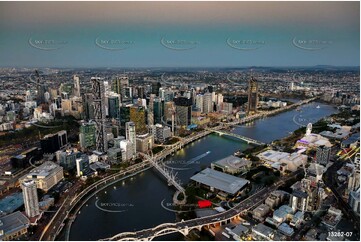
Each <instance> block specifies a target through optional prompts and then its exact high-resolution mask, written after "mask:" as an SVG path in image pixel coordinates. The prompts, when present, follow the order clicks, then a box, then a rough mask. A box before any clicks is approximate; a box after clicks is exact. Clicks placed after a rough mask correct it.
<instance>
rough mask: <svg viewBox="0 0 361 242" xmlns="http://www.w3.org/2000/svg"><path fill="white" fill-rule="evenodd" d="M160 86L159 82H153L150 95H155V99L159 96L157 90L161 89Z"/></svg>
mask: <svg viewBox="0 0 361 242" xmlns="http://www.w3.org/2000/svg"><path fill="white" fill-rule="evenodd" d="M161 87H162V85H161V84H160V82H153V83H152V93H153V94H155V95H156V96H157V97H158V96H159V88H161Z"/></svg>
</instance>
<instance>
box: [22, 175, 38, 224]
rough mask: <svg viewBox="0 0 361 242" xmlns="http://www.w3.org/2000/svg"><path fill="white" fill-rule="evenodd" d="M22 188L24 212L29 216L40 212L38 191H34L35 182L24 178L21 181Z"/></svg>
mask: <svg viewBox="0 0 361 242" xmlns="http://www.w3.org/2000/svg"><path fill="white" fill-rule="evenodd" d="M21 189H22V190H23V198H24V206H25V213H26V215H27V216H28V217H29V218H32V217H35V216H38V215H39V214H40V209H39V200H38V193H37V191H36V183H35V181H33V180H26V181H24V182H23V183H21Z"/></svg>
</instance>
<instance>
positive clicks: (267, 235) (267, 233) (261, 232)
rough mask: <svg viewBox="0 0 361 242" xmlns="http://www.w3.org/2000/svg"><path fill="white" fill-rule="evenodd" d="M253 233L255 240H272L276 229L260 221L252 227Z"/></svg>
mask: <svg viewBox="0 0 361 242" xmlns="http://www.w3.org/2000/svg"><path fill="white" fill-rule="evenodd" d="M252 235H253V238H254V239H255V240H265V239H266V240H272V239H273V237H274V231H273V229H272V228H270V227H268V226H266V225H264V224H261V223H259V224H257V225H256V226H254V227H253V228H252Z"/></svg>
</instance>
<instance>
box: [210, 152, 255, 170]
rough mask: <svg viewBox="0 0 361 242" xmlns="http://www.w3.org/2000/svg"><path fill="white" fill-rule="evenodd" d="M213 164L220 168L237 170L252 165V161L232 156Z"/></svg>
mask: <svg viewBox="0 0 361 242" xmlns="http://www.w3.org/2000/svg"><path fill="white" fill-rule="evenodd" d="M214 164H216V165H219V166H222V167H230V168H233V169H238V168H241V167H244V166H247V165H250V164H252V161H250V160H246V159H241V158H239V157H236V156H234V155H230V156H227V157H225V158H223V159H220V160H217V161H215V162H214Z"/></svg>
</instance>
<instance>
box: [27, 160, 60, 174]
mask: <svg viewBox="0 0 361 242" xmlns="http://www.w3.org/2000/svg"><path fill="white" fill-rule="evenodd" d="M59 167H60V166H59V165H58V164H55V163H54V162H51V161H46V162H44V163H43V164H42V165H41V166H39V167H36V168H34V169H32V170H31V171H30V173H29V174H28V175H27V177H30V178H34V177H35V178H45V177H47V176H49V175H50V174H51V173H52V172H53V171H54V170H55V169H57V168H59Z"/></svg>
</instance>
